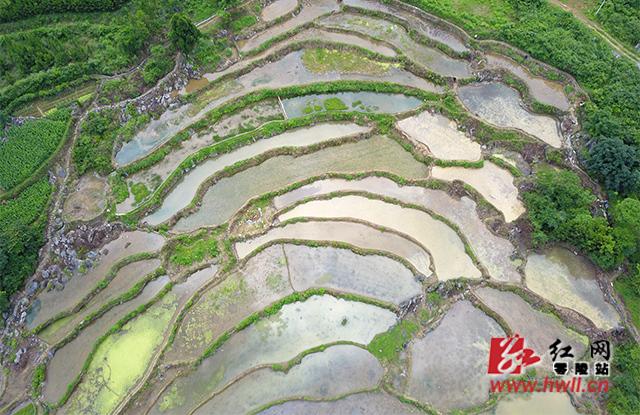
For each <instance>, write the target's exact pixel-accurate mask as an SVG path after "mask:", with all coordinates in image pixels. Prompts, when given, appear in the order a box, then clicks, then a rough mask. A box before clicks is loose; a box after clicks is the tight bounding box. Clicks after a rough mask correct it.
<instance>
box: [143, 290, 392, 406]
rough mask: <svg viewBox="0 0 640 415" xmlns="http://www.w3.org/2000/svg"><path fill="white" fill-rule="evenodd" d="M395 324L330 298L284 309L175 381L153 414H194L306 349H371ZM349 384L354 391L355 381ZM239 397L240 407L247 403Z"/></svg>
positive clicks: (379, 312) (382, 314)
mask: <svg viewBox="0 0 640 415" xmlns="http://www.w3.org/2000/svg"><path fill="white" fill-rule="evenodd" d="M395 322H396V316H395V314H394V313H392V312H391V311H389V310H385V309H382V308H379V307H376V306H373V305H369V304H364V303H359V302H354V301H347V300H342V299H337V298H334V297H332V296H329V295H323V296H313V297H311V298H309V299H307V300H306V301H304V302H296V303H292V304H288V305H285V306H283V307H282V309H281V310H280V311H279V312H277V313H276V314H274V315H272V316H271V317H267V318H264V319H262V320H259V321H258V322H256V323H254V324H252V325H251V326H249V327H247V328H246V329H244V330H242V331H240V332H238V333H236V334H234V335H233V336H232V337H231V338H230V339H229V340H228V341H227V342H225V343H224V344H223V345H222V347H221V348H220V349H218V351H217V352H216V353H214V354H213V355H212V356H211V357H208V358H207V359H205V360H204V361H203V362H202V363H201V364H200V366H198V368H197V369H196V370H195V371H194V372H192V373H191V374H189V375H187V376H185V377H181V378H178V379H176V381H174V383H173V385H172V386H171V387H170V388H169V389H167V390H166V391H165V392H164V393H163V395H161V397H160V399H159V401H158V402H157V403H156V405H155V406H154V408H153V409H152V411H151V413H154V414H159V413H164V414H183V413H190V411H192V410H193V409H194V408H196V407H197V406H198V404H200V403H201V402H203V401H204V400H205V399H204V397H206V396H211V395H212V394H213V393H215V392H217V391H220V390H221V389H222V388H223V387H224V386H225V385H227V384H228V383H229V382H230V381H232V380H234V379H236V378H237V377H239V376H240V375H241V374H243V373H245V372H246V371H247V370H250V369H251V368H255V367H258V366H261V365H266V364H272V363H279V362H285V361H288V360H290V359H292V358H294V357H295V356H297V355H298V354H300V353H302V352H303V351H305V350H308V349H310V348H313V347H315V346H319V345H322V344H327V343H332V342H336V341H339V340H347V341H352V342H356V343H360V344H367V343H369V342H370V341H371V340H372V339H373V337H374V336H375V335H376V334H378V333H382V332H384V331H386V330H387V329H388V328H389V327H391V326H392V325H393V324H395ZM378 367H379V366H378ZM336 369H337V368H335V367H334V369H333V370H336ZM376 383H377V382H376ZM347 384H348V385H350V386H352V382H348V383H347ZM252 392H253V393H255V391H252ZM238 396H239V395H236V396H235V399H234V400H235V404H236V405H237V404H238V403H239V402H243V401H244V399H240V398H238Z"/></svg>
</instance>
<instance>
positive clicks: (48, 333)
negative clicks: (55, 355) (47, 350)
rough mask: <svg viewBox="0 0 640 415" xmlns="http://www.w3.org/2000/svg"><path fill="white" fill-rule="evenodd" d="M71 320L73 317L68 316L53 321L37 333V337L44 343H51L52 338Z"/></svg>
mask: <svg viewBox="0 0 640 415" xmlns="http://www.w3.org/2000/svg"><path fill="white" fill-rule="evenodd" d="M72 318H73V315H70V316H66V317H62V318H61V319H59V320H56V321H54V322H53V323H51V324H49V325H48V326H47V327H45V329H44V330H42V331H41V332H40V333H38V337H40V338H41V339H42V340H44V341H46V342H47V343H51V342H52V340H53V339H54V338H55V337H54V336H55V335H56V334H57V333H58V331H59V330H60V329H61V328H63V327H64V326H66V325H67V323H68V322H69V321H70V320H71V319H72Z"/></svg>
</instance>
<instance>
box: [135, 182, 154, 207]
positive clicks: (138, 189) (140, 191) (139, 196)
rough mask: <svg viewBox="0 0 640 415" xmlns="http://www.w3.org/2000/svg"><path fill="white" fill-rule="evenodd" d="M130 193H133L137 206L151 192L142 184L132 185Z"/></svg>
mask: <svg viewBox="0 0 640 415" xmlns="http://www.w3.org/2000/svg"><path fill="white" fill-rule="evenodd" d="M131 193H133V197H134V199H135V203H136V204H138V203H140V202H142V201H143V200H144V199H145V198H146V197H147V196H149V193H151V192H150V191H149V189H147V186H145V184H144V183H134V184H133V185H131Z"/></svg>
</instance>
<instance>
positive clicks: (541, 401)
mask: <svg viewBox="0 0 640 415" xmlns="http://www.w3.org/2000/svg"><path fill="white" fill-rule="evenodd" d="M490 413H491V414H493V415H513V414H518V415H538V414H553V415H578V411H577V410H576V408H574V407H573V405H572V404H571V399H570V398H569V395H568V394H566V393H542V392H538V393H529V394H526V395H525V394H517V395H513V394H512V395H507V396H506V397H504V398H503V399H501V400H500V401H499V402H498V405H496V407H495V409H494V410H493V411H492V412H490Z"/></svg>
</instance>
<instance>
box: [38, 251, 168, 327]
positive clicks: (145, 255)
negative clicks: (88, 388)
mask: <svg viewBox="0 0 640 415" xmlns="http://www.w3.org/2000/svg"><path fill="white" fill-rule="evenodd" d="M157 257H158V253H153V252H142V253H138V254H134V255H131V256H128V257H126V258H123V259H121V260H120V261H118V262H116V263H115V264H113V266H112V267H111V268H110V269H109V271H108V272H107V274H106V275H105V277H104V278H103V279H102V280H100V281H99V282H98V283H97V284H96V286H95V287H94V289H93V290H91V292H90V293H89V294H87V295H86V296H85V297H84V298H83V299H82V300H80V302H79V303H78V304H76V305H75V306H73V307H72V308H71V309H68V310H66V311H63V312H61V313H59V314H57V315H55V316H53V317H51V318H50V319H49V320H47V321H45V322H44V323H42V324H40V325H38V326H37V327H36V328H34V329H33V330H32V333H34V334H35V333H39V332H40V331H42V330H44V329H46V328H47V327H48V326H50V325H52V324H54V323H55V322H56V321H58V320H60V319H63V318H65V317H68V316H70V315H72V314H74V313H76V312H78V311H80V310H81V309H82V308H83V307H84V306H85V305H86V304H87V303H88V302H89V301H90V300H91V299H92V298H93V297H94V296H95V295H96V294H98V293H99V292H100V291H102V290H104V289H105V288H107V286H108V285H109V283H110V282H111V280H112V279H114V278H115V276H116V275H117V274H118V271H120V269H122V268H124V267H125V266H127V265H129V264H132V263H134V262H138V261H142V260H145V259H152V258H157ZM150 275H153V274H150ZM76 278H82V276H76ZM141 282H142V281H141ZM138 285H139V284H136V286H135V287H138ZM142 286H144V284H142ZM135 287H134V288H135ZM116 300H117V299H116ZM116 300H113V301H111V302H109V304H108V305H110V306H109V308H110V307H113V305H115V304H113V302H114V301H116ZM101 310H103V308H101ZM107 310H108V309H105V310H103V311H102V313H101V314H100V315H102V314H104V312H105V311H107ZM97 317H99V316H97ZM80 326H82V327H84V326H85V324H82V323H81V324H80Z"/></svg>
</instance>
